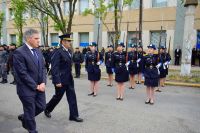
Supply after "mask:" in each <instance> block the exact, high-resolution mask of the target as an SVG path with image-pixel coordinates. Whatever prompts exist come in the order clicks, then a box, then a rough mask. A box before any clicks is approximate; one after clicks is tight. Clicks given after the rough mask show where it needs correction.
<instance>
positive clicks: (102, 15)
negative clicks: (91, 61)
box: [83, 0, 133, 46]
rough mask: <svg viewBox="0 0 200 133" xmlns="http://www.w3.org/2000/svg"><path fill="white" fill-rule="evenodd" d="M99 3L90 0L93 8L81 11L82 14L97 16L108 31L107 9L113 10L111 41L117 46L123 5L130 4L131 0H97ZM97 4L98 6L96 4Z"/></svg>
mask: <svg viewBox="0 0 200 133" xmlns="http://www.w3.org/2000/svg"><path fill="white" fill-rule="evenodd" d="M98 2H99V3H98V4H96V3H95V0H92V3H93V6H94V9H90V8H87V9H85V11H84V12H83V15H85V16H86V15H89V14H90V15H93V16H94V17H96V18H99V19H100V20H101V22H102V24H103V25H104V26H105V27H106V29H107V31H108V32H110V31H111V29H109V27H108V25H107V23H106V18H107V15H108V10H112V9H113V10H114V11H113V18H114V37H112V38H111V39H112V43H113V44H114V45H115V46H117V43H118V41H119V38H120V33H121V23H122V17H123V16H122V14H123V10H124V7H125V6H128V5H130V4H131V3H132V2H133V0H110V1H109V3H107V4H106V3H105V0H99V1H98ZM97 5H98V6H97Z"/></svg>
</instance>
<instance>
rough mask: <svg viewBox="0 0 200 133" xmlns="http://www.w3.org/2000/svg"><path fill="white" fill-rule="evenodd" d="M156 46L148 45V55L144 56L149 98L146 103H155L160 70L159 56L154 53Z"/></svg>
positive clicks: (145, 83)
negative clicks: (155, 90)
mask: <svg viewBox="0 0 200 133" xmlns="http://www.w3.org/2000/svg"><path fill="white" fill-rule="evenodd" d="M154 50H156V46H155V45H154V44H150V45H149V46H148V51H147V55H146V56H144V77H145V82H144V85H145V86H146V87H147V88H146V92H147V100H146V101H145V103H146V104H151V105H153V104H154V88H155V87H157V86H158V82H159V70H158V67H159V66H157V65H158V56H157V55H155V54H154Z"/></svg>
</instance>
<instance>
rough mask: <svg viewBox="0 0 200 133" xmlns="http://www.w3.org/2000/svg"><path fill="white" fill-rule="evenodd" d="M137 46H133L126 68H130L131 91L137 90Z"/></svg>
mask: <svg viewBox="0 0 200 133" xmlns="http://www.w3.org/2000/svg"><path fill="white" fill-rule="evenodd" d="M136 47H137V46H136V45H134V44H131V51H130V52H128V54H127V63H126V66H128V72H129V77H130V87H129V89H134V88H135V78H134V77H135V75H136V74H137V73H138V70H137V59H138V56H137V51H136Z"/></svg>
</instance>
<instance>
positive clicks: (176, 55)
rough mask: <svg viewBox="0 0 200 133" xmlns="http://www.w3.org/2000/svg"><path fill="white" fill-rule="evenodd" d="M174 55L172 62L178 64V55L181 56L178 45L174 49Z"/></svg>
mask: <svg viewBox="0 0 200 133" xmlns="http://www.w3.org/2000/svg"><path fill="white" fill-rule="evenodd" d="M174 56H175V63H174V65H179V61H180V57H181V49H180V47H178V48H177V49H175V52H174Z"/></svg>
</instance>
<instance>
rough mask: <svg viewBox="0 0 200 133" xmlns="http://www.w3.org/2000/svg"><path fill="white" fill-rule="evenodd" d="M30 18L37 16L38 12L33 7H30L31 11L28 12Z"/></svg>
mask: <svg viewBox="0 0 200 133" xmlns="http://www.w3.org/2000/svg"><path fill="white" fill-rule="evenodd" d="M30 16H31V18H37V16H38V12H37V10H36V9H35V8H34V7H31V12H30Z"/></svg>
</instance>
